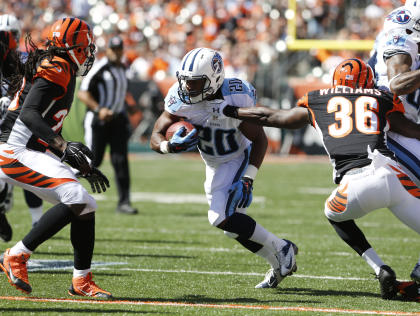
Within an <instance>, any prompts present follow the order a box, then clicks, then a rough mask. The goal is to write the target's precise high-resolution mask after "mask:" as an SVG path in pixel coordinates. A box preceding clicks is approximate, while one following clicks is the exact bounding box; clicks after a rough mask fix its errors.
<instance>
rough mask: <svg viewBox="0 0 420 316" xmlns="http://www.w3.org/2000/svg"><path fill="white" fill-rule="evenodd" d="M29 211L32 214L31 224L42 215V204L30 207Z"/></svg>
mask: <svg viewBox="0 0 420 316" xmlns="http://www.w3.org/2000/svg"><path fill="white" fill-rule="evenodd" d="M29 213H31V216H32V225H33V224H35V223H36V222H38V221H39V219H40V218H41V216H42V205H41V206H38V207H30V208H29Z"/></svg>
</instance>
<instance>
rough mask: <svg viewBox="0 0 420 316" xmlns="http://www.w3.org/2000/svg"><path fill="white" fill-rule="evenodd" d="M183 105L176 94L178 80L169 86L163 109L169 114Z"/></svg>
mask: <svg viewBox="0 0 420 316" xmlns="http://www.w3.org/2000/svg"><path fill="white" fill-rule="evenodd" d="M182 105H183V102H182V101H181V99H180V98H179V96H178V82H175V83H174V84H173V85H172V86H171V88H169V91H168V94H167V95H166V97H165V110H166V111H168V112H169V113H171V114H175V113H176V112H177V111H178V110H179V109H180V108H181V107H182Z"/></svg>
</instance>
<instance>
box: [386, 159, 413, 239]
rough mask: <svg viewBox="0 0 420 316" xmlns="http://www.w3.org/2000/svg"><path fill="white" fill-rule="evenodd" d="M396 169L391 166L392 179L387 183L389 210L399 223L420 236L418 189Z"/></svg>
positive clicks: (400, 170) (401, 171)
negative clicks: (390, 198) (389, 198)
mask: <svg viewBox="0 0 420 316" xmlns="http://www.w3.org/2000/svg"><path fill="white" fill-rule="evenodd" d="M398 167H399V166H393V167H392V170H391V172H393V173H394V177H392V178H391V179H390V181H389V188H390V192H391V194H392V195H391V197H392V200H391V204H390V206H389V209H390V210H391V212H392V213H393V214H394V215H395V216H396V217H397V218H398V219H399V220H400V221H401V222H403V223H404V224H405V225H407V226H408V227H410V228H411V229H413V230H414V231H416V232H417V233H419V234H420V189H419V188H418V187H417V186H416V184H415V183H414V182H413V181H411V179H410V178H409V177H408V176H407V175H406V174H404V172H403V170H402V169H400V168H398ZM389 168H391V167H389Z"/></svg>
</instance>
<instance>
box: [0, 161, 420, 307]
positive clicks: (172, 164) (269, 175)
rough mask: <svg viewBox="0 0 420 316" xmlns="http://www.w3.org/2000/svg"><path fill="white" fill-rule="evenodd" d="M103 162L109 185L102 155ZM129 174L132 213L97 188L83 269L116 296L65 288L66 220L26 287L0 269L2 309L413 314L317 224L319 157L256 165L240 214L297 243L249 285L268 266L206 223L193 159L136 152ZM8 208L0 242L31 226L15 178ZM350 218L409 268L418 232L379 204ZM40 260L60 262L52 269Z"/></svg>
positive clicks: (325, 171)
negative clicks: (279, 267) (270, 283)
mask: <svg viewBox="0 0 420 316" xmlns="http://www.w3.org/2000/svg"><path fill="white" fill-rule="evenodd" d="M102 170H103V171H104V172H105V173H106V174H107V175H109V176H110V178H111V183H112V185H113V184H114V182H113V173H112V169H111V167H110V165H109V161H108V160H107V161H106V162H105V165H104V166H103V167H102ZM131 175H132V192H133V193H132V197H133V201H134V205H135V206H136V207H137V208H138V209H139V211H140V214H139V215H137V216H127V215H120V214H116V213H115V204H116V192H115V186H114V185H113V186H112V188H111V189H110V190H109V191H108V192H106V194H104V195H101V196H98V205H99V208H98V211H97V217H96V218H97V219H96V245H95V254H94V258H93V259H94V262H95V263H96V264H100V263H102V264H103V265H95V266H94V267H93V269H92V270H93V273H94V276H95V278H94V280H95V281H96V282H97V283H98V285H100V286H101V287H103V288H104V289H106V290H109V291H111V292H112V293H113V295H114V296H115V298H116V300H115V301H114V302H112V303H107V302H106V301H105V302H104V301H99V304H94V303H97V302H98V301H97V300H88V299H84V298H79V297H77V298H76V300H74V297H70V296H68V295H67V288H68V286H69V285H70V280H71V273H72V268H71V261H72V247H71V244H70V241H69V228H68V227H67V228H66V229H64V230H63V231H61V232H60V233H58V234H57V235H56V236H55V237H53V238H52V239H50V240H49V241H47V242H46V243H44V244H43V245H41V246H40V247H39V248H38V249H37V251H36V252H35V253H34V254H33V256H32V257H31V260H32V262H31V265H30V272H29V280H30V282H31V285H32V287H33V292H32V294H31V296H26V295H23V294H22V293H21V292H19V291H17V290H16V289H15V288H13V287H11V286H10V285H9V284H8V283H7V280H6V277H5V276H4V275H1V277H0V314H1V315H12V314H13V315H29V314H31V315H33V314H39V315H41V314H42V315H72V314H76V313H81V314H91V315H131V314H136V313H139V314H144V315H149V314H150V315H274V314H276V315H277V314H282V315H306V314H311V315H342V314H345V313H346V314H351V315H353V314H386V315H394V314H395V315H420V313H418V312H419V311H420V305H419V303H415V302H404V301H398V300H395V301H385V300H382V299H381V298H380V296H379V285H378V281H377V280H375V279H374V276H373V274H372V270H371V269H370V268H369V267H368V266H367V264H366V263H365V262H364V261H363V260H362V259H361V258H359V257H358V256H357V254H356V253H354V252H353V250H351V249H350V248H349V247H348V246H347V245H346V244H345V243H344V242H342V241H341V239H339V238H338V236H336V234H335V232H334V231H333V229H332V227H331V226H330V225H329V224H328V222H327V220H326V219H325V217H324V214H323V205H324V200H325V198H326V197H327V196H328V195H329V192H330V191H331V190H332V188H334V185H333V183H332V177H331V166H330V165H329V164H328V163H327V162H326V161H325V162H301V161H300V160H295V159H290V160H288V161H287V162H273V161H270V160H268V161H267V162H266V163H265V164H264V165H263V166H262V168H261V170H260V172H259V174H258V176H257V179H256V181H255V186H254V199H255V200H254V203H253V204H252V205H251V207H250V209H249V212H248V213H249V214H250V215H251V216H253V217H254V218H255V219H256V220H257V222H259V223H260V224H262V225H263V226H265V227H266V228H267V229H269V230H270V231H272V232H273V233H275V234H276V235H277V236H279V237H283V238H287V239H290V240H293V241H294V242H295V243H296V244H297V245H298V246H299V255H298V257H297V262H298V271H297V273H296V274H295V275H293V276H292V277H288V278H286V279H285V280H284V281H283V282H282V283H281V284H280V285H279V287H278V288H277V289H266V290H262V289H254V286H255V285H256V284H257V283H259V282H260V281H261V280H262V279H263V277H264V274H265V272H266V270H267V269H268V268H269V267H268V265H267V264H266V263H265V262H264V261H263V259H261V258H259V257H257V256H255V255H253V254H251V253H249V252H247V251H245V250H244V249H243V248H242V247H241V246H240V245H239V244H237V243H236V242H235V241H234V240H232V239H229V238H227V237H225V236H224V235H223V233H222V232H221V231H219V230H217V229H216V228H213V227H211V226H210V225H209V224H208V220H207V205H206V204H205V199H204V193H203V181H204V164H203V162H202V161H201V159H198V158H197V157H193V158H191V157H185V156H172V157H170V156H168V155H167V156H160V155H158V154H150V155H143V156H136V157H132V159H131ZM85 184H86V185H87V183H85ZM8 217H9V219H10V222H11V223H12V226H13V228H14V236H13V240H12V241H11V242H9V243H0V250H2V251H3V250H4V249H6V248H8V247H10V246H12V245H13V244H14V243H15V242H17V241H18V240H20V239H21V238H22V237H23V236H24V234H25V233H26V232H27V231H28V230H29V228H30V216H29V213H28V212H27V209H26V205H25V203H24V200H23V195H22V192H21V190H20V189H19V188H18V189H15V206H14V208H13V209H12V211H11V212H10V213H8ZM358 223H359V225H360V226H361V228H362V229H363V230H364V231H365V233H366V236H367V237H368V239H369V240H370V242H371V243H372V245H373V246H374V247H375V248H376V250H377V252H378V253H379V254H380V255H381V256H382V258H383V259H384V261H385V262H386V263H387V264H389V265H391V266H392V267H393V268H394V270H395V271H396V272H397V275H398V277H399V279H408V276H409V273H410V272H411V270H412V268H413V266H414V264H415V262H416V261H417V259H418V254H419V247H418V244H419V243H418V242H419V237H418V235H417V234H415V233H414V232H412V231H410V230H409V229H408V228H407V227H405V226H403V225H402V224H401V223H400V222H399V221H398V220H396V218H394V217H393V215H392V214H391V213H389V212H388V211H386V210H379V211H376V212H373V213H371V214H369V215H368V216H366V217H364V218H363V219H361V220H359V221H358ZM39 260H41V261H39ZM51 263H55V264H56V265H58V264H61V265H63V267H62V268H61V269H53V268H52V267H51ZM66 264H67V268H66ZM69 266H70V267H69ZM22 298H29V299H22ZM70 298H72V299H70ZM53 299H58V300H53ZM276 308H277V310H276Z"/></svg>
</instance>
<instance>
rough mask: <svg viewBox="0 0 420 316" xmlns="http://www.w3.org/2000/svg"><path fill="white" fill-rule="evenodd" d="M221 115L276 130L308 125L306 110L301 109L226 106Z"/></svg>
mask: <svg viewBox="0 0 420 316" xmlns="http://www.w3.org/2000/svg"><path fill="white" fill-rule="evenodd" d="M223 114H224V115H226V116H229V117H233V118H237V119H239V120H242V121H246V122H251V123H254V124H258V125H262V126H271V127H278V128H289V129H298V128H301V127H304V126H306V125H307V124H309V123H310V120H309V113H308V110H307V109H306V108H303V107H295V108H293V109H290V110H273V109H270V108H267V107H264V106H259V107H250V108H239V107H236V106H231V105H227V106H226V107H225V108H224V109H223Z"/></svg>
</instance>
